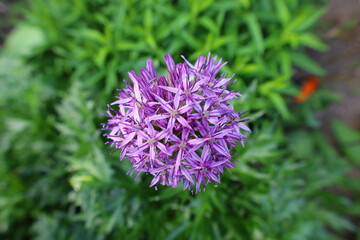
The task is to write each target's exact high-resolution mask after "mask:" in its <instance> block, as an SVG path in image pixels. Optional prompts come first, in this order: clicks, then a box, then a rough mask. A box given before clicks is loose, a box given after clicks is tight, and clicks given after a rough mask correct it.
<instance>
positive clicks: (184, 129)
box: [103, 54, 250, 192]
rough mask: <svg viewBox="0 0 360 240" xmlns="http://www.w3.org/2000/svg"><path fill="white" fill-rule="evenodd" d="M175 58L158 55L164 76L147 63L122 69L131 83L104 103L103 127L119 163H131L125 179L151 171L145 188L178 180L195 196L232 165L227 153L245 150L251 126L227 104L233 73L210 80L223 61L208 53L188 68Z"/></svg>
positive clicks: (229, 101) (237, 95) (229, 102)
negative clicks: (238, 148) (106, 105)
mask: <svg viewBox="0 0 360 240" xmlns="http://www.w3.org/2000/svg"><path fill="white" fill-rule="evenodd" d="M182 58H183V59H184V63H178V64H175V63H174V60H173V59H172V57H171V55H170V54H166V55H165V57H164V59H165V63H166V67H167V71H168V74H167V75H165V76H164V75H157V74H156V71H155V68H154V65H153V62H152V61H151V60H148V61H147V63H146V69H141V70H140V74H136V72H135V71H132V72H129V79H130V80H131V83H127V86H126V88H125V89H123V90H119V94H118V96H117V99H118V100H117V101H115V102H113V103H111V104H110V106H109V109H108V111H107V114H106V115H105V116H107V117H108V120H107V123H104V124H103V127H104V130H106V131H107V133H106V134H105V136H106V137H107V138H108V139H109V143H110V146H111V147H113V148H115V149H116V150H121V153H120V159H121V160H122V159H124V158H125V159H127V160H129V161H130V162H131V163H132V164H133V165H132V170H131V171H130V172H129V173H130V174H133V173H137V174H138V175H139V174H140V173H141V172H145V173H148V174H151V175H152V176H153V179H152V182H151V185H150V187H151V186H155V187H156V186H157V185H159V184H160V185H168V186H172V187H176V186H177V185H178V184H179V183H182V184H183V186H184V189H193V188H195V191H196V192H198V191H199V190H201V189H202V187H205V186H206V185H207V184H208V183H211V182H217V183H220V175H221V173H223V172H224V169H229V168H234V167H235V164H234V163H233V160H232V159H231V153H230V152H231V149H232V148H233V147H234V146H236V145H237V144H238V142H240V143H241V144H242V145H243V146H244V143H245V139H246V135H245V134H244V132H245V131H247V132H250V129H249V128H248V127H247V126H246V125H244V122H245V121H247V119H244V118H242V117H241V116H242V114H243V113H241V112H234V109H233V107H232V105H231V100H233V99H236V98H239V97H240V96H241V95H240V94H239V93H236V92H232V91H229V90H228V89H227V85H228V84H229V83H230V82H232V81H233V76H231V77H228V76H227V75H225V74H221V75H220V76H217V75H218V72H219V71H220V69H221V68H222V67H223V66H224V65H225V64H226V62H222V59H219V60H217V58H216V57H211V56H210V54H209V55H208V56H207V57H204V56H199V57H198V59H197V61H196V63H195V64H194V65H192V64H191V63H190V62H188V61H187V60H186V59H185V58H184V57H183V56H182Z"/></svg>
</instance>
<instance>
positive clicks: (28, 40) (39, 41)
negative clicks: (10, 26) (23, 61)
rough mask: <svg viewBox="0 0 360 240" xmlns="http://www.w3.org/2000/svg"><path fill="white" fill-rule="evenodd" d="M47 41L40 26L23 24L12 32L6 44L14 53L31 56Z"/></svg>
mask: <svg viewBox="0 0 360 240" xmlns="http://www.w3.org/2000/svg"><path fill="white" fill-rule="evenodd" d="M45 42H46V39H45V35H44V33H43V32H42V30H41V29H40V28H39V27H36V26H30V25H26V24H21V25H18V26H17V27H16V28H15V29H14V30H13V31H12V32H11V33H10V35H9V36H8V38H7V40H6V43H5V45H6V48H7V49H8V50H9V51H10V52H12V53H14V54H18V55H22V56H29V55H31V54H32V53H34V50H36V49H37V48H39V47H41V46H43V45H44V44H45Z"/></svg>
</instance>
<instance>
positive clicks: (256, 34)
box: [244, 13, 264, 54]
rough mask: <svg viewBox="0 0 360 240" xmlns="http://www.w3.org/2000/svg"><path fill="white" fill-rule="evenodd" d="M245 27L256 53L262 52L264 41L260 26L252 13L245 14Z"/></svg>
mask: <svg viewBox="0 0 360 240" xmlns="http://www.w3.org/2000/svg"><path fill="white" fill-rule="evenodd" d="M244 19H245V22H246V24H247V27H248V28H249V31H250V34H251V37H252V40H253V41H254V44H255V46H256V50H257V52H258V53H260V54H261V53H263V52H264V40H263V35H262V32H261V27H260V24H259V22H258V20H257V18H256V16H255V15H254V14H253V13H247V14H246V15H245V17H244Z"/></svg>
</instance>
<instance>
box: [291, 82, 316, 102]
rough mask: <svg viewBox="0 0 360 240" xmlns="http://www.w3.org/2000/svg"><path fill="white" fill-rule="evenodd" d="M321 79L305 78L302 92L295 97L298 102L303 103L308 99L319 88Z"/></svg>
mask: <svg viewBox="0 0 360 240" xmlns="http://www.w3.org/2000/svg"><path fill="white" fill-rule="evenodd" d="M319 82H320V79H319V78H318V77H314V76H311V77H308V78H306V79H305V82H304V84H303V85H302V87H301V90H300V93H299V94H298V95H297V96H296V97H295V98H294V101H295V102H296V103H302V102H304V101H306V100H307V99H308V98H309V97H310V96H311V95H312V94H313V93H314V92H315V91H316V89H317V88H318V85H319Z"/></svg>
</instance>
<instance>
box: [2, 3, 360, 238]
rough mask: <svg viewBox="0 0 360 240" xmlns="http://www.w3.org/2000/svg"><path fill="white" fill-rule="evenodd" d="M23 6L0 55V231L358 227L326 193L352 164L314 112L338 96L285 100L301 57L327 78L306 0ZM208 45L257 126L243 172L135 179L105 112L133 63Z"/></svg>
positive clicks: (212, 234)
mask: <svg viewBox="0 0 360 240" xmlns="http://www.w3.org/2000/svg"><path fill="white" fill-rule="evenodd" d="M28 5H29V6H26V8H24V15H25V19H26V21H24V22H23V23H21V24H19V25H17V26H16V28H15V30H14V31H13V33H12V34H11V35H10V36H9V37H8V39H7V42H6V46H5V48H4V49H3V50H2V52H1V54H0V79H1V82H2V87H1V89H0V107H1V109H2V116H1V118H0V130H1V139H2V141H1V144H0V156H1V162H0V179H1V180H0V192H1V193H2V194H1V196H0V237H1V238H4V239H25V238H29V237H32V238H35V239H44V240H45V239H167V240H171V239H185V238H186V239H225V240H226V239H244V240H248V239H254V240H289V239H296V240H309V239H310V240H311V239H314V240H321V239H324V240H325V239H326V240H328V239H339V237H337V235H335V234H333V233H342V232H343V231H355V230H354V226H353V225H352V224H351V223H350V222H349V221H348V220H347V219H346V218H345V217H344V216H342V215H341V214H339V213H337V212H335V211H333V209H334V208H336V207H334V206H333V205H331V204H329V200H331V202H332V203H334V205H336V206H337V207H338V208H342V207H343V209H346V207H347V208H349V205H350V204H351V203H352V202H351V200H349V199H346V198H345V197H340V196H337V195H336V194H334V193H333V192H332V191H330V190H329V188H330V187H332V186H333V185H335V184H343V182H344V181H346V179H344V178H343V174H344V172H345V171H347V169H348V168H349V164H348V163H347V162H346V161H344V160H343V159H341V158H339V157H338V154H337V153H336V152H335V151H334V150H333V148H332V146H331V145H329V144H328V143H327V141H326V139H325V138H324V136H323V135H322V133H321V132H320V131H319V130H318V126H319V124H318V122H317V121H316V119H315V118H314V113H315V111H318V110H320V109H323V108H325V107H326V105H327V104H328V103H329V102H330V98H329V97H328V96H329V94H327V93H326V92H324V91H322V90H320V91H318V92H317V93H315V95H314V96H312V97H311V98H310V99H309V100H308V101H306V102H304V103H302V104H300V105H295V104H294V103H292V102H291V100H290V99H291V97H292V96H293V95H295V94H296V93H297V88H296V86H295V85H294V84H293V83H292V81H291V79H292V76H293V74H294V69H293V66H294V65H296V66H298V67H300V68H303V69H304V70H306V71H308V72H310V73H313V74H318V75H321V74H323V73H324V72H323V70H322V69H321V67H319V66H318V65H317V64H316V63H314V62H313V60H311V59H310V58H309V57H308V56H307V55H306V54H305V52H304V49H305V48H306V47H311V48H314V49H317V50H325V49H326V47H325V45H324V44H323V43H322V42H321V41H320V39H319V38H318V37H317V36H316V35H315V34H314V33H313V31H312V27H313V26H314V25H315V24H316V22H317V20H318V18H319V17H320V16H321V14H322V13H323V12H324V8H323V7H321V6H318V5H316V4H314V2H313V1H310V0H306V1H299V0H286V1H276V0H274V1H268V0H257V1H250V0H239V1H232V0H227V1H212V0H206V1H204V0H201V1H200V0H189V1H165V0H160V1H154V0H153V1H152V0H147V1H132V0H115V1H103V0H95V1H94V0H84V1H75V0H66V1H65V0H52V1H48V0H34V1H31V2H29V3H28ZM25 9H26V10H25ZM24 39H29V41H24ZM209 51H211V52H212V53H213V54H217V55H219V56H221V57H223V58H224V59H226V60H227V61H228V62H229V64H228V66H227V67H226V71H227V72H229V73H236V77H237V79H238V82H237V83H236V84H234V86H233V89H234V90H236V91H240V92H241V93H243V97H242V98H241V99H240V100H239V101H237V102H234V104H235V108H242V109H245V110H251V114H249V115H250V116H251V117H252V118H253V119H254V121H253V122H252V123H250V124H251V125H252V126H251V128H252V129H253V134H251V135H250V137H249V140H248V143H247V146H246V147H245V148H244V149H243V148H241V147H240V146H239V147H238V148H237V149H236V150H235V152H234V154H235V155H234V159H236V160H238V163H237V168H236V169H234V170H233V171H232V174H230V173H226V174H224V176H223V178H222V184H220V185H218V186H216V185H212V186H210V187H208V189H207V190H206V191H205V192H200V193H198V194H197V195H192V194H191V193H190V192H188V191H182V189H179V188H175V189H172V188H160V189H159V190H158V191H155V190H154V189H150V188H149V187H148V186H149V184H150V180H149V178H148V176H146V175H141V176H140V177H139V179H138V180H137V181H135V180H134V179H133V177H132V176H128V175H126V173H127V171H128V170H129V169H130V165H129V164H128V163H127V162H126V161H123V162H119V161H118V159H117V156H116V154H113V155H110V154H109V151H110V150H109V149H107V147H106V146H105V144H104V139H102V138H101V130H100V124H99V123H100V122H103V121H104V119H103V118H102V117H101V116H100V114H101V113H104V112H105V110H106V103H108V102H110V101H111V100H113V95H114V93H115V89H116V88H121V87H122V86H123V85H122V81H121V79H123V78H126V72H127V71H129V70H133V69H139V68H140V67H144V65H145V60H146V59H147V58H153V59H154V60H155V65H156V66H157V67H158V68H159V69H160V71H161V70H162V69H164V67H163V66H159V65H160V62H162V57H163V55H164V54H165V53H167V52H170V53H171V54H172V55H173V56H174V57H175V58H177V60H180V54H182V55H185V56H190V59H191V60H194V59H195V58H196V56H197V55H198V54H207V52H209ZM354 189H355V187H354ZM359 192H360V191H359ZM339 206H341V207H339ZM357 207H358V210H359V209H360V208H359V206H357ZM339 212H341V213H343V211H339ZM345 213H346V212H345ZM329 227H330V228H331V229H333V231H331V232H330V231H328V230H327V229H328V228H329Z"/></svg>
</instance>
